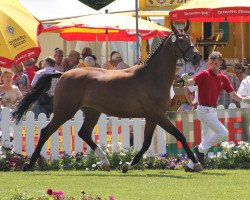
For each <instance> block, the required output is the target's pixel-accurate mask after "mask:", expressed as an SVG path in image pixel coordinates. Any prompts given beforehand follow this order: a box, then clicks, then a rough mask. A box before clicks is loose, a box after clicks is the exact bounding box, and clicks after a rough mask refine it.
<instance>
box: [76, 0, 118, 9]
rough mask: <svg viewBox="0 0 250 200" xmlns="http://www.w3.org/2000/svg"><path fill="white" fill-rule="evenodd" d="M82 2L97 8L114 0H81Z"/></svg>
mask: <svg viewBox="0 0 250 200" xmlns="http://www.w3.org/2000/svg"><path fill="white" fill-rule="evenodd" d="M80 1H81V2H82V3H84V4H85V5H87V6H89V7H91V8H94V9H96V10H99V9H101V8H102V7H104V6H106V5H108V4H110V3H111V2H113V1H114V0H101V1H100V0H80Z"/></svg>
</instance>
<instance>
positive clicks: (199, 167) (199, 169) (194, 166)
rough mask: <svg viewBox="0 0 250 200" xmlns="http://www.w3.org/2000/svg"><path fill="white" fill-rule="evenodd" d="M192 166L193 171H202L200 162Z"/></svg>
mask: <svg viewBox="0 0 250 200" xmlns="http://www.w3.org/2000/svg"><path fill="white" fill-rule="evenodd" d="M193 168H194V171H195V172H201V171H203V167H202V165H201V164H200V163H196V164H194V165H193Z"/></svg>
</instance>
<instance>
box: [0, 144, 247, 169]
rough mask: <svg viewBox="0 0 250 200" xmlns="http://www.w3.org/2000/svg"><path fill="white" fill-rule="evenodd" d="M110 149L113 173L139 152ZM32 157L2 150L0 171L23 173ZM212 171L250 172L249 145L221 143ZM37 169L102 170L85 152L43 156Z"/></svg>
mask: <svg viewBox="0 0 250 200" xmlns="http://www.w3.org/2000/svg"><path fill="white" fill-rule="evenodd" d="M109 149H110V147H107V148H105V152H106V153H107V156H108V159H109V161H110V164H111V169H112V170H121V167H122V165H123V163H125V162H128V161H131V160H132V158H133V157H134V156H135V154H136V153H137V152H136V151H135V150H134V149H133V148H130V149H122V148H121V147H120V146H119V148H118V151H117V152H114V153H110V151H109ZM187 160H188V159H187V158H186V157H185V156H182V155H179V156H175V157H174V156H171V155H168V154H165V155H162V156H152V157H148V156H146V155H144V156H143V158H142V159H141V161H140V162H139V163H138V164H137V165H136V166H135V167H134V169H140V170H144V169H171V170H174V169H183V168H184V167H185V166H186V164H187ZM28 161H29V158H28V157H24V156H22V155H18V154H16V153H14V151H13V148H12V147H11V148H5V147H0V171H20V170H22V165H23V164H24V162H28ZM206 167H207V168H209V169H237V168H240V169H250V144H249V143H247V142H239V143H238V145H236V144H234V143H232V142H230V143H228V142H223V143H221V152H218V153H217V154H215V155H212V156H211V155H210V156H209V157H208V159H207V166H206ZM34 170H38V171H48V170H102V168H101V163H100V162H99V159H98V158H97V157H96V155H95V154H94V153H93V152H92V153H91V154H89V155H88V156H86V155H83V154H82V153H76V154H72V155H66V154H64V153H62V154H61V156H60V159H59V160H51V159H45V158H43V157H40V158H39V159H38V162H37V163H36V165H35V167H34Z"/></svg>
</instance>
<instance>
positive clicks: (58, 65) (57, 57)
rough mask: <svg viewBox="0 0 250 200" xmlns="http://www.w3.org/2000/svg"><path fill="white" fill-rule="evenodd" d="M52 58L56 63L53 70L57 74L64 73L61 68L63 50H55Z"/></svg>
mask: <svg viewBox="0 0 250 200" xmlns="http://www.w3.org/2000/svg"><path fill="white" fill-rule="evenodd" d="M54 58H55V61H56V66H55V70H57V71H59V72H64V68H63V67H62V61H63V50H61V49H59V48H55V50H54Z"/></svg>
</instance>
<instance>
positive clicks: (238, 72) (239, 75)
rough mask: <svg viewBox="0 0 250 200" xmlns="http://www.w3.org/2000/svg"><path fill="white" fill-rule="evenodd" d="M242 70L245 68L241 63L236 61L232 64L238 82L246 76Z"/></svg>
mask: <svg viewBox="0 0 250 200" xmlns="http://www.w3.org/2000/svg"><path fill="white" fill-rule="evenodd" d="M244 72H245V68H244V67H243V65H242V64H241V63H236V64H235V65H234V73H235V75H236V76H237V78H238V80H239V82H240V83H241V81H242V80H243V79H244V78H246V77H247V75H246V74H245V73H244Z"/></svg>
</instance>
